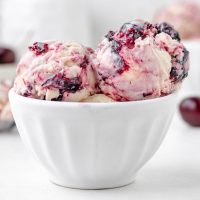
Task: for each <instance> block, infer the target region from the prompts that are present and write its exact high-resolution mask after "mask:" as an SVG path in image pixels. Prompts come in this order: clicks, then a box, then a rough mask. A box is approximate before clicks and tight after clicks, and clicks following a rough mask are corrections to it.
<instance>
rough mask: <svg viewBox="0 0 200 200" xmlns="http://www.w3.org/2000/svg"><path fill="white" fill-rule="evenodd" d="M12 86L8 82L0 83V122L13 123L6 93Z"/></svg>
mask: <svg viewBox="0 0 200 200" xmlns="http://www.w3.org/2000/svg"><path fill="white" fill-rule="evenodd" d="M12 85H13V82H12V81H10V80H2V81H0V121H13V117H12V113H11V109H10V104H9V100H8V92H9V90H10V88H11V87H12Z"/></svg>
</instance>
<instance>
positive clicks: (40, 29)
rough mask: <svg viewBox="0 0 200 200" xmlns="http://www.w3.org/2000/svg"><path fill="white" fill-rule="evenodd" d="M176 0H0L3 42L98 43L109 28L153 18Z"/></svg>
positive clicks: (15, 44)
mask: <svg viewBox="0 0 200 200" xmlns="http://www.w3.org/2000/svg"><path fill="white" fill-rule="evenodd" d="M172 2H174V1H173V0H0V3H1V5H0V16H1V18H0V42H1V43H4V44H8V45H10V46H13V47H15V48H17V50H20V53H21V52H23V51H25V47H26V46H27V44H28V43H31V42H33V41H39V40H40V41H41V40H46V39H59V40H65V41H77V42H81V43H83V44H85V45H89V46H92V47H96V45H97V43H98V41H100V40H101V38H102V36H104V35H105V34H106V33H107V31H108V30H110V29H116V28H118V27H119V26H121V25H122V24H123V23H124V22H127V21H130V20H133V19H138V18H141V19H144V20H148V21H151V20H152V17H153V14H154V13H155V11H156V10H158V9H160V8H162V7H165V6H166V5H168V4H170V3H172Z"/></svg>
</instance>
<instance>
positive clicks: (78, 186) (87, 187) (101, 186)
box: [49, 178, 135, 190]
mask: <svg viewBox="0 0 200 200" xmlns="http://www.w3.org/2000/svg"><path fill="white" fill-rule="evenodd" d="M49 180H50V182H52V183H53V184H55V185H58V186H61V187H66V188H70V189H79V190H104V189H114V188H120V187H124V186H127V185H130V184H132V183H134V182H135V179H132V180H129V181H125V182H119V183H116V182H113V183H109V184H108V183H107V184H106V183H102V184H99V183H97V184H95V183H93V184H91V183H89V184H88V183H85V184H83V183H82V184H79V183H77V184H72V183H68V182H67V181H61V180H57V179H56V178H50V179H49Z"/></svg>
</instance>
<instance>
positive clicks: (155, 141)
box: [9, 89, 177, 189]
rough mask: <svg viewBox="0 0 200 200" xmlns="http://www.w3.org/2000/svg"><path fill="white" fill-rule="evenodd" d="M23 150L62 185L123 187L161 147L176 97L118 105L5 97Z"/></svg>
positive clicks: (91, 187)
mask: <svg viewBox="0 0 200 200" xmlns="http://www.w3.org/2000/svg"><path fill="white" fill-rule="evenodd" d="M9 98H10V103H11V108H12V112H13V116H14V119H15V122H16V125H17V128H18V131H19V133H20V135H21V138H22V139H23V141H24V143H25V144H26V145H27V147H28V148H29V149H30V150H31V151H32V152H33V153H34V154H35V156H36V157H37V158H38V160H39V161H40V163H41V164H42V165H43V166H44V168H45V169H46V170H47V172H48V174H49V179H50V180H51V181H52V182H54V183H56V184H58V185H62V186H66V187H72V188H80V189H103V188H114V187H119V186H123V185H127V184H129V183H131V182H133V181H134V180H135V176H136V174H137V172H138V170H139V169H140V168H141V167H142V166H143V165H144V164H145V163H146V162H147V161H148V160H149V159H150V158H151V157H152V155H153V154H154V153H155V151H156V150H157V149H158V147H159V146H160V144H161V142H162V140H163V138H164V136H165V134H166V132H167V130H168V127H169V125H170V122H171V120H172V116H173V113H174V110H175V106H176V99H177V93H173V94H171V95H168V96H165V97H160V98H156V99H151V100H143V101H135V102H117V103H78V102H73V103H72V102H52V101H43V100H36V99H30V98H27V97H22V96H20V95H18V94H16V93H15V92H14V91H13V89H11V90H10V93H9Z"/></svg>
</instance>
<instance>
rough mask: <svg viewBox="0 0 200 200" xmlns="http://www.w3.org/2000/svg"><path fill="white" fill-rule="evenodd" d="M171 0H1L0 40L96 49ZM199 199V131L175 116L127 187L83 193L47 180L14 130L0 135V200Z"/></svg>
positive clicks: (19, 44)
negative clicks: (64, 43)
mask: <svg viewBox="0 0 200 200" xmlns="http://www.w3.org/2000/svg"><path fill="white" fill-rule="evenodd" d="M170 2H173V1H172V0H162V1H161V0H137V1H135V0H0V42H1V43H4V44H6V45H9V46H11V47H14V48H16V49H17V50H19V53H20V54H21V53H22V52H23V51H25V47H26V46H27V44H28V43H31V42H32V41H35V40H44V39H59V40H71V41H72V40H73V41H78V42H81V43H84V44H86V45H91V46H93V47H96V44H97V42H98V41H99V40H100V39H101V37H102V36H103V35H104V34H105V33H106V32H107V31H108V30H109V29H116V28H117V27H118V26H120V25H121V24H122V23H124V22H126V21H129V20H132V19H135V18H142V19H145V20H149V21H150V20H151V19H152V16H153V13H154V12H155V10H157V9H158V8H161V7H163V6H165V5H167V4H169V3H170ZM65 199H68V200H134V199H136V200H165V199H166V200H199V199H200V129H199V128H191V127H189V126H187V125H186V124H184V123H183V122H182V121H181V119H180V118H179V116H178V115H176V117H175V119H174V121H173V124H172V126H171V128H170V130H169V132H168V134H167V137H166V139H165V140H164V143H163V144H162V146H161V148H160V149H159V151H158V152H157V153H156V155H155V156H154V157H153V159H152V160H151V161H150V162H148V163H147V164H146V165H145V166H144V168H143V169H142V170H141V171H140V173H139V174H138V177H137V179H136V182H135V183H134V184H132V185H129V186H127V187H123V188H118V189H113V190H102V191H81V190H72V189H66V188H62V187H58V186H56V185H54V184H51V183H50V182H49V181H48V179H47V177H46V175H45V173H44V171H43V169H42V168H41V167H40V166H39V165H38V164H37V162H35V160H33V158H32V157H31V155H30V154H29V152H27V150H26V149H25V147H24V145H23V144H22V142H21V140H20V138H19V135H18V133H17V132H16V131H15V132H13V133H1V134H0V200H65Z"/></svg>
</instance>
